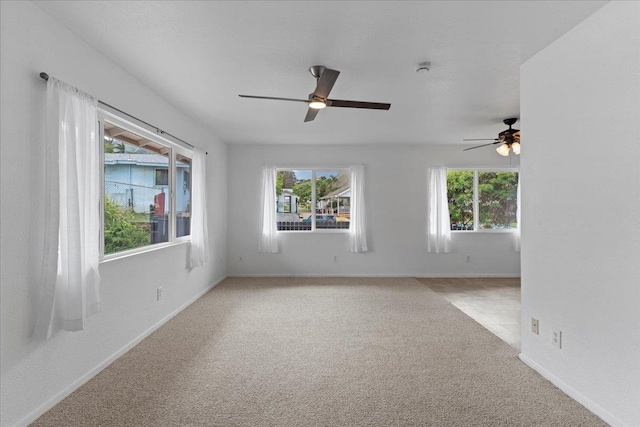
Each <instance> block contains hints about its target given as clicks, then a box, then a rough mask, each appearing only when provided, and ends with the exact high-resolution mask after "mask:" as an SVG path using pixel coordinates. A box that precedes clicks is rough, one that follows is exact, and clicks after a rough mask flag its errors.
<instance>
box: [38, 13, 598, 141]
mask: <svg viewBox="0 0 640 427" xmlns="http://www.w3.org/2000/svg"><path fill="white" fill-rule="evenodd" d="M605 3H606V2H604V1H589V2H588V1H582V2H577V1H558V2H552V1H544V2H535V1H513V2H502V1H491V2H490V1H465V2H462V1H461V2H452V1H449V2H426V1H423V2H414V1H411V2H409V1H406V2H405V1H390V2H382V1H358V2H345V1H340V2H333V1H318V2H310V1H301V2H275V1H263V2H238V1H233V2H206V1H200V2H183V1H159V2H153V1H135V2H134V1H128V2H115V1H113V2H111V1H91V2H76V1H63V2H60V1H38V2H36V4H37V5H38V6H39V7H41V8H42V9H43V10H45V11H46V12H48V13H49V14H50V15H52V16H53V17H54V18H55V19H57V20H59V21H60V22H62V23H63V24H64V25H66V26H67V27H68V28H70V29H71V30H72V31H74V32H75V33H77V34H78V35H79V36H80V37H81V38H83V39H84V40H85V41H86V42H87V43H89V44H91V45H92V46H94V47H95V48H96V49H97V50H99V51H100V52H102V53H103V54H104V55H105V56H107V57H108V58H110V59H111V60H112V61H114V62H115V63H117V64H119V65H120V66H121V67H122V68H124V69H125V70H127V71H128V72H129V73H131V74H132V75H134V76H135V77H136V78H138V79H139V80H140V81H142V82H144V83H145V84H146V85H148V86H149V87H151V88H152V89H153V90H154V91H155V92H157V93H158V94H160V95H161V96H162V97H164V98H165V99H167V100H168V101H169V102H171V103H172V104H174V105H175V106H177V107H178V108H180V109H181V110H183V111H184V112H185V113H186V114H187V115H189V116H191V117H192V118H194V119H195V120H197V121H198V122H200V123H202V124H203V125H204V126H206V127H207V128H208V129H211V130H212V131H213V132H214V133H215V134H216V135H217V136H218V137H220V138H221V139H222V140H223V141H224V142H227V143H284V144H308V143H328V144H334V143H335V144H344V143H374V144H378V143H402V144H448V143H458V144H461V143H462V139H463V138H493V137H495V136H496V135H497V133H498V132H500V131H501V130H503V129H504V128H505V126H504V125H503V124H502V123H501V121H502V119H504V118H506V117H519V113H520V111H519V104H520V96H519V66H520V64H522V63H523V62H525V61H526V60H527V59H529V58H531V57H532V56H533V55H535V54H536V53H537V52H539V51H540V50H542V49H543V48H544V47H546V46H547V45H549V44H550V43H551V42H553V41H554V40H556V39H557V38H558V37H560V36H561V35H562V34H564V33H566V32H567V31H568V30H570V29H571V28H573V27H574V26H575V25H577V24H578V23H579V22H581V21H582V20H584V19H585V18H586V17H588V16H589V15H591V14H592V13H593V12H595V11H596V10H597V9H598V8H600V7H602V5H604V4H605ZM421 61H430V62H431V64H432V68H431V71H430V72H428V73H426V74H423V73H416V72H415V69H416V65H417V64H418V63H419V62H421ZM315 64H320V65H325V66H327V67H329V68H334V69H337V70H339V71H340V72H341V74H340V77H339V78H338V80H337V82H336V84H335V86H334V87H333V90H332V92H331V95H330V97H332V98H337V99H352V100H359V101H373V102H389V103H391V109H390V110H389V111H386V112H385V111H370V110H369V111H368V110H357V109H346V108H327V109H325V110H323V111H321V112H320V114H319V115H318V117H317V118H316V120H315V121H314V122H310V123H303V119H304V116H305V114H306V105H304V104H301V103H293V102H292V103H288V102H279V101H264V100H253V99H241V98H239V97H238V94H251V95H265V96H279V97H289V98H303V99H304V98H306V97H307V95H308V94H309V93H311V92H312V91H313V89H314V88H315V80H314V79H313V77H312V76H311V75H310V74H309V73H308V71H307V69H308V67H309V66H311V65H315ZM105 101H107V102H108V100H105ZM516 127H517V126H516Z"/></svg>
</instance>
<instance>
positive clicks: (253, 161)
mask: <svg viewBox="0 0 640 427" xmlns="http://www.w3.org/2000/svg"><path fill="white" fill-rule="evenodd" d="M311 125H313V124H311ZM513 161H514V162H516V164H514V165H513V166H517V158H514V159H513ZM263 164H272V165H276V166H282V167H313V166H325V167H326V166H349V165H350V164H364V165H365V186H366V190H365V194H366V198H367V202H366V203H367V212H368V215H367V218H366V219H367V224H368V225H367V229H368V233H367V239H368V243H369V249H370V252H367V253H364V254H352V253H349V252H348V250H347V248H348V240H347V235H346V234H334V233H317V234H309V233H280V234H279V240H280V249H281V252H280V253H278V254H264V253H259V252H258V250H257V248H258V236H259V235H260V224H261V212H260V200H261V194H260V190H261V176H262V175H261V173H262V171H261V168H262V165H263ZM428 164H435V165H448V166H502V167H508V166H509V159H508V158H503V157H501V156H498V155H497V154H496V152H495V150H494V149H492V148H491V147H487V148H486V149H478V150H473V151H468V152H464V153H463V152H462V147H460V146H457V147H451V146H449V147H445V146H437V147H433V146H432V147H423V146H421V147H417V146H403V145H399V144H398V145H391V144H390V145H388V146H340V145H335V144H333V145H327V146H288V145H278V146H254V145H234V146H230V147H229V205H228V218H229V245H228V248H229V250H228V270H229V273H230V274H233V275H362V276H371V275H381V276H519V275H520V254H519V253H517V252H515V251H514V249H513V236H512V234H511V233H503V234H498V233H494V234H489V233H478V234H473V235H470V234H464V233H458V234H457V233H454V236H453V244H454V251H453V252H452V253H450V254H431V253H427V252H426V242H425V233H426V228H425V218H426V209H427V208H426V195H425V193H426V167H427V165H428ZM467 254H469V255H471V262H470V263H466V262H465V256H466V255H467ZM334 255H337V256H338V263H337V264H336V263H334V262H333V256H334ZM240 257H242V259H243V262H242V263H240V262H238V260H239V258H240Z"/></svg>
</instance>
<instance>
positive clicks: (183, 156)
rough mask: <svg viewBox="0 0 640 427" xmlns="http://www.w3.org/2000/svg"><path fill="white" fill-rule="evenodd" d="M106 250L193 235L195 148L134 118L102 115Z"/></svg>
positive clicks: (107, 253)
mask: <svg viewBox="0 0 640 427" xmlns="http://www.w3.org/2000/svg"><path fill="white" fill-rule="evenodd" d="M99 129H100V133H101V138H100V139H101V143H102V150H101V152H102V166H103V167H102V177H101V178H102V179H101V182H102V192H103V197H102V200H103V202H102V230H101V233H102V255H103V256H105V257H109V256H113V255H114V254H125V253H135V252H138V251H141V250H144V249H146V248H147V247H150V246H152V245H161V244H167V243H170V242H174V241H177V240H182V239H185V238H188V236H189V235H190V228H191V227H190V217H191V159H192V157H193V153H192V152H191V151H190V150H188V149H185V148H184V147H182V146H179V145H177V144H174V143H172V142H171V141H168V140H166V139H164V138H162V137H160V136H157V135H155V134H154V133H153V132H150V131H148V130H146V129H144V128H142V127H140V126H137V125H136V124H134V123H131V122H129V121H126V120H124V119H122V118H120V117H117V116H115V115H112V114H111V113H107V112H102V111H101V112H100V114H99Z"/></svg>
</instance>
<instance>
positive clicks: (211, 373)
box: [34, 278, 606, 426]
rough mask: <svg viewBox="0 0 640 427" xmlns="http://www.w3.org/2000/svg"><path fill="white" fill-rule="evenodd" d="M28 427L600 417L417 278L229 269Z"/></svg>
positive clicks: (583, 421) (478, 422)
mask: <svg viewBox="0 0 640 427" xmlns="http://www.w3.org/2000/svg"><path fill="white" fill-rule="evenodd" d="M34 425H36V426H393V425H398V426H602V425H606V424H605V423H604V422H602V421H601V420H600V419H599V418H597V417H596V416H594V415H593V414H591V413H590V412H589V411H587V410H586V409H584V408H583V407H582V406H580V405H579V404H578V403H576V402H575V401H573V400H572V399H571V398H569V397H567V396H566V395H564V394H563V393H562V392H561V391H559V390H558V389H557V388H555V387H554V386H553V385H551V384H550V383H549V382H547V381H546V380H544V379H543V378H542V377H540V376H539V375H538V374H537V373H535V372H534V371H532V370H531V369H529V368H528V367H527V366H525V365H524V364H523V363H522V362H520V360H519V359H518V358H517V350H515V349H513V348H512V347H510V346H509V345H507V344H505V343H504V342H502V341H501V340H500V339H499V338H497V337H496V336H494V335H493V334H492V333H491V332H489V331H487V330H486V329H484V328H483V327H482V326H480V325H479V324H477V323H476V322H475V321H473V320H472V319H470V318H469V317H467V316H466V315H465V314H463V313H462V312H460V311H459V310H458V309H456V308H455V307H453V306H452V305H451V304H449V303H448V302H446V301H445V300H443V299H442V298H440V297H439V296H437V294H435V293H434V292H433V291H431V290H430V289H428V288H427V287H426V286H425V285H423V284H421V283H420V282H419V281H417V280H415V279H409V278H407V279H387V278H384V279H382V278H380V279H371V278H366V279H364V278H317V279H313V278H250V279H248V278H232V279H228V280H225V281H224V282H223V283H221V284H220V285H218V286H217V287H216V288H214V289H213V290H212V291H211V292H209V293H208V294H207V295H205V296H203V297H202V298H201V299H200V300H198V301H197V302H196V303H194V304H193V305H191V306H190V307H189V308H187V309H186V310H185V311H183V312H182V313H181V314H179V315H178V316H176V317H175V318H174V319H173V320H171V321H170V322H168V323H167V324H166V325H165V326H163V327H162V328H160V329H159V330H158V331H156V332H155V333H154V334H152V335H151V336H150V337H148V338H147V339H146V340H144V341H143V342H142V343H140V344H139V345H138V346H137V347H135V348H134V349H132V350H131V351H129V352H128V353H127V354H125V355H124V356H122V357H121V358H120V359H119V360H117V361H116V362H114V363H113V364H112V365H111V366H110V367H108V368H107V369H105V370H104V371H102V372H101V373H100V374H99V375H97V376H96V377H95V378H94V379H92V380H91V381H90V382H88V383H87V384H85V385H84V386H83V387H81V388H80V389H78V390H77V391H76V392H75V393H73V394H72V395H71V396H69V397H68V398H67V399H65V400H64V401H63V402H62V403H60V404H59V405H58V406H56V407H55V408H53V409H52V410H51V411H49V412H48V413H47V414H45V415H44V416H42V417H41V418H40V419H39V420H37V421H36V423H35V424H34Z"/></svg>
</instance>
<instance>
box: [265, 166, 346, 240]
mask: <svg viewBox="0 0 640 427" xmlns="http://www.w3.org/2000/svg"><path fill="white" fill-rule="evenodd" d="M292 170H300V171H310V172H311V206H313V212H312V215H311V230H277V233H287V234H289V233H290V234H309V233H315V234H325V233H326V234H348V233H349V230H350V229H351V221H349V228H316V215H317V214H316V212H315V207H316V202H317V197H316V173H318V172H320V173H322V172H346V173H349V167H348V166H328V167H325V166H322V167H317V166H293V167H289V166H277V167H276V176H277V175H278V173H279V172H282V171H292ZM349 187H350V188H351V177H349ZM276 205H277V203H276Z"/></svg>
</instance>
